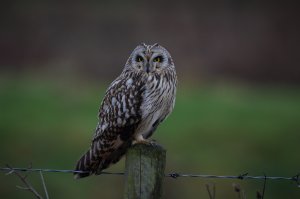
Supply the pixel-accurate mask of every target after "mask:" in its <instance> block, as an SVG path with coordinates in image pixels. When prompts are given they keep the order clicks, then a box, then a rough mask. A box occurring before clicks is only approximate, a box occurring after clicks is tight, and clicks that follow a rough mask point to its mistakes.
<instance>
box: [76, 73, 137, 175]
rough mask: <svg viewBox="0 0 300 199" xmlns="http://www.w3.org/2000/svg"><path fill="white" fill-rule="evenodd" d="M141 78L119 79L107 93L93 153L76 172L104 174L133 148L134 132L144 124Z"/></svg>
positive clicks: (82, 159) (94, 139) (79, 165)
mask: <svg viewBox="0 0 300 199" xmlns="http://www.w3.org/2000/svg"><path fill="white" fill-rule="evenodd" d="M137 78H138V77H135V78H134V77H122V76H120V77H119V78H117V79H116V80H115V81H114V82H113V83H112V84H111V85H110V86H109V88H108V89H107V91H106V93H105V97H104V99H103V101H102V104H101V106H100V110H99V119H100V120H99V123H98V125H97V128H96V131H95V135H94V138H93V141H92V144H91V148H90V150H89V151H88V152H87V153H86V154H85V155H83V156H82V158H81V159H80V160H79V161H78V163H77V167H76V170H83V171H89V172H90V173H87V174H86V173H85V174H77V176H75V177H76V178H81V177H85V176H88V175H90V174H92V173H97V174H100V172H101V171H102V170H103V169H105V168H107V167H108V166H109V165H110V164H112V163H116V162H117V161H118V160H119V159H120V158H121V157H122V156H123V155H124V154H125V152H126V149H127V148H128V147H129V146H130V145H131V141H132V140H131V139H132V135H133V133H134V131H135V130H136V128H137V126H138V124H139V123H140V121H141V113H140V106H141V103H142V95H143V83H142V81H140V80H139V79H137Z"/></svg>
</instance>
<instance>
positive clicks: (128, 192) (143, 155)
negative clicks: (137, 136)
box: [124, 144, 166, 199]
mask: <svg viewBox="0 0 300 199" xmlns="http://www.w3.org/2000/svg"><path fill="white" fill-rule="evenodd" d="M165 165H166V151H165V149H163V148H162V147H161V146H159V145H145V144H136V145H134V146H132V147H131V148H130V149H129V150H128V152H127V154H126V163H125V192H124V198H126V199H137V198H138V199H150V198H151V199H152V198H153V199H159V198H162V184H163V179H164V171H165Z"/></svg>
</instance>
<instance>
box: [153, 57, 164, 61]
mask: <svg viewBox="0 0 300 199" xmlns="http://www.w3.org/2000/svg"><path fill="white" fill-rule="evenodd" d="M161 61H162V57H161V56H158V57H155V58H154V59H153V62H161Z"/></svg>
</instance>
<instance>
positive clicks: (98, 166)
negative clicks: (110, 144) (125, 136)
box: [74, 140, 131, 179]
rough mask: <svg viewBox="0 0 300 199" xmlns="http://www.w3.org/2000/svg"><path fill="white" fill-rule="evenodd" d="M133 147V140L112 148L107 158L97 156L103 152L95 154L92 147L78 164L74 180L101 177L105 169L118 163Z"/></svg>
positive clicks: (106, 155)
mask: <svg viewBox="0 0 300 199" xmlns="http://www.w3.org/2000/svg"><path fill="white" fill-rule="evenodd" d="M130 145H131V140H129V141H127V142H124V143H122V144H121V145H120V146H118V148H112V149H113V150H112V149H111V152H110V154H108V153H106V154H105V156H101V155H97V154H101V153H100V152H101V151H97V152H98V153H93V148H94V150H96V149H97V148H95V147H91V148H90V149H89V150H88V151H87V152H86V153H85V154H84V155H83V156H82V157H81V158H80V159H79V160H78V162H77V165H76V169H75V170H76V171H79V172H76V173H74V178H75V179H79V178H84V177H87V176H90V175H92V174H96V175H99V174H101V171H102V170H103V169H106V168H107V167H109V166H110V165H111V164H114V163H117V162H118V161H119V160H120V159H121V158H122V156H123V155H124V154H125V153H126V151H127V149H128V147H130Z"/></svg>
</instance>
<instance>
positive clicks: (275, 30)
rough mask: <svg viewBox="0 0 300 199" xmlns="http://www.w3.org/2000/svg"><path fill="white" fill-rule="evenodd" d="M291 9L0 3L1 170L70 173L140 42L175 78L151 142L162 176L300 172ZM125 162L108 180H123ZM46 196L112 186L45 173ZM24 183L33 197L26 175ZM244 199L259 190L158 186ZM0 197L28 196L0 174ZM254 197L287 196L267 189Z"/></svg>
mask: <svg viewBox="0 0 300 199" xmlns="http://www.w3.org/2000/svg"><path fill="white" fill-rule="evenodd" d="M298 15H299V12H298V10H297V6H296V4H291V3H288V2H285V3H276V2H269V3H267V2H264V3H263V2H261V1H257V2H256V1H224V2H222V3H213V2H211V1H200V2H199V1H182V2H181V1H157V0H154V1H121V0H118V1H117V0H116V1H85V3H83V2H80V3H79V2H71V1H70V2H68V1H61V2H59V3H57V2H53V1H47V0H44V1H10V2H2V3H1V6H0V110H1V113H0V136H1V137H0V138H1V139H0V147H1V152H0V163H1V166H5V164H6V163H9V164H11V166H15V167H26V166H28V165H29V164H30V163H32V164H33V167H37V168H58V169H72V168H73V167H74V165H75V162H76V161H77V159H78V158H79V157H80V155H81V154H82V153H83V152H84V151H85V150H86V149H87V147H88V146H89V142H90V139H91V138H92V134H93V130H94V127H95V126H96V123H97V118H96V116H97V109H98V107H99V104H100V102H101V99H102V97H103V95H104V91H105V89H106V88H107V86H108V85H109V83H110V82H111V81H112V80H113V79H114V78H115V77H117V76H118V75H119V73H120V72H121V70H122V67H123V65H124V63H125V62H126V60H127V58H128V56H129V54H130V53H131V51H132V50H133V49H134V47H135V46H136V45H138V44H139V43H141V42H145V43H148V44H153V43H159V44H161V45H163V46H165V47H166V48H167V49H168V50H169V51H170V53H171V54H172V57H173V59H174V61H175V65H176V68H177V73H178V77H179V88H178V95H177V104H176V108H175V110H174V113H173V114H172V115H171V116H170V118H169V119H168V120H167V121H166V122H165V123H164V124H162V125H161V127H160V128H159V129H158V130H157V132H156V133H155V135H154V138H155V139H156V140H158V142H159V143H161V144H162V145H163V146H164V147H165V148H166V149H167V172H171V171H177V172H183V173H203V174H217V175H238V174H241V173H246V172H249V174H251V175H263V174H264V173H266V174H268V175H286V176H292V175H295V174H297V172H299V166H300V159H299V155H298V151H299V146H298V145H299V140H300V132H299V131H300V124H299V120H300V92H299V91H300V89H299V83H300V69H299V68H300V67H299V35H300V29H299V16H298ZM123 167H124V160H122V161H121V162H120V163H118V164H117V165H116V166H113V167H112V168H111V169H109V170H111V171H123ZM45 178H46V183H47V187H48V188H49V194H50V198H66V197H70V198H99V196H101V197H102V198H120V197H121V196H122V191H123V188H124V187H123V185H124V183H123V180H124V179H123V177H120V176H97V177H91V178H88V179H84V180H80V181H75V180H73V179H72V176H71V175H70V174H45ZM30 179H31V181H32V183H33V184H34V185H35V186H36V187H37V189H39V188H40V189H39V190H42V189H41V184H40V179H39V176H38V175H37V174H32V175H30ZM206 183H215V184H216V190H217V197H216V198H237V195H236V193H234V191H233V187H232V183H239V184H241V186H242V188H243V189H244V190H245V192H246V195H247V198H254V197H255V194H256V191H257V190H261V189H262V183H263V181H255V180H254V181H235V180H203V179H177V180H173V179H166V180H165V185H164V188H165V189H164V193H165V198H183V197H185V198H200V197H203V198H208V194H207V192H206V189H205V184H206ZM0 184H1V186H0V197H1V198H33V197H32V196H31V195H30V193H27V192H24V191H22V190H18V189H16V188H15V185H19V184H21V182H19V181H18V179H17V178H15V177H13V176H5V175H1V176H0ZM267 185H268V186H267V189H266V190H267V191H266V197H265V198H298V197H299V195H300V192H299V188H297V187H296V186H295V184H293V183H291V182H285V181H276V182H271V181H269V182H268V184H267Z"/></svg>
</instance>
